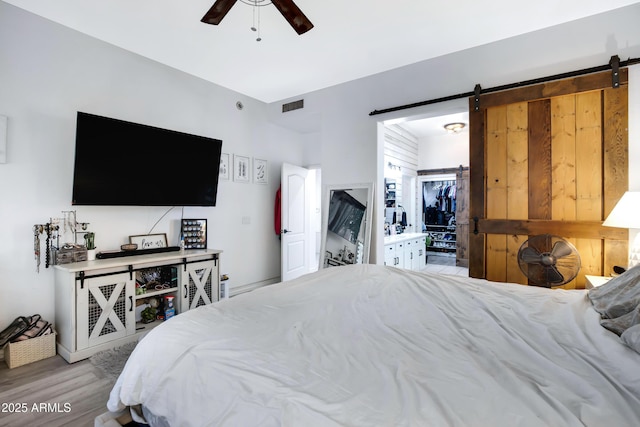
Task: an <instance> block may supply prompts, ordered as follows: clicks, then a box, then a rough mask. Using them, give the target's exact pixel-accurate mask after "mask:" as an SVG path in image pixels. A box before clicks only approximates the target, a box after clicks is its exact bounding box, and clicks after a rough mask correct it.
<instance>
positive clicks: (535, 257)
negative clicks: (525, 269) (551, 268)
mask: <svg viewBox="0 0 640 427" xmlns="http://www.w3.org/2000/svg"><path fill="white" fill-rule="evenodd" d="M540 258H541V257H540V254H539V253H538V251H536V250H535V249H533V248H531V247H526V248H524V249H523V250H522V253H521V254H520V259H522V261H524V262H526V263H527V264H531V263H534V262H540Z"/></svg>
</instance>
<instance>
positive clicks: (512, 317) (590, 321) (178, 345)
mask: <svg viewBox="0 0 640 427" xmlns="http://www.w3.org/2000/svg"><path fill="white" fill-rule="evenodd" d="M633 270H636V269H632V270H630V271H629V272H627V273H625V274H624V275H623V276H625V275H629V274H630V273H632V272H633ZM638 272H640V269H638V271H637V272H636V273H635V276H640V274H638ZM621 277H622V276H621ZM611 282H614V280H611V281H610V283H611ZM636 282H637V280H636ZM614 285H615V283H614ZM605 286H609V284H607V285H605ZM612 288H613V286H609V288H605V287H602V288H598V291H597V292H600V294H601V295H600V297H601V299H600V300H598V301H599V303H600V305H603V306H604V307H605V309H606V308H607V307H609V308H610V307H612V306H615V307H618V306H619V305H620V304H617V301H613V302H611V301H608V302H607V301H605V300H607V299H608V300H615V299H616V298H619V295H620V293H621V292H620V291H619V290H618V291H617V292H614V291H613V290H612ZM627 288H628V286H627ZM627 288H625V289H627ZM597 292H596V291H594V295H593V299H594V301H596V298H595V297H596V295H595V294H596V293H597ZM636 294H638V295H640V285H638V286H636ZM625 297H626V298H627V299H628V297H629V295H628V294H626V295H625ZM591 299H592V298H590V297H589V296H588V292H587V291H584V290H571V291H566V290H550V289H546V288H538V287H528V286H521V285H516V284H507V283H494V282H488V281H485V280H479V279H471V278H467V277H460V276H446V275H434V274H427V273H417V272H412V271H407V270H401V269H396V268H393V267H384V266H376V265H352V266H345V267H336V268H329V269H324V270H321V271H319V272H317V273H313V274H310V275H307V276H303V277H301V278H298V279H296V280H292V281H289V282H282V283H279V284H275V285H271V286H268V287H264V288H261V289H258V290H256V291H253V292H250V293H247V294H243V295H240V296H237V297H234V298H231V299H229V300H223V301H221V302H219V303H217V304H212V305H209V306H203V307H200V308H198V309H196V310H192V311H189V312H186V313H184V314H181V315H179V316H176V317H175V318H172V319H171V320H169V321H167V322H165V323H164V324H162V325H161V326H159V327H157V328H155V329H154V330H152V331H151V332H150V333H149V334H147V336H146V337H144V338H143V339H142V340H141V341H140V343H139V344H138V345H137V347H136V349H135V350H134V352H133V353H132V355H131V357H130V358H129V360H128V362H127V364H126V366H125V368H124V370H123V372H122V373H121V375H120V377H119V378H118V380H117V382H116V384H115V386H114V388H113V390H112V391H111V395H110V399H109V401H108V405H107V406H108V408H109V410H111V411H120V410H123V409H124V408H126V407H131V408H133V409H134V410H137V412H136V413H138V414H142V415H143V416H144V417H145V418H146V422H147V423H149V424H151V425H159V426H160V425H161V426H167V425H168V426H172V427H178V426H198V427H202V426H304V427H313V426H582V425H588V426H604V425H607V426H627V425H628V426H638V425H640V353H638V352H637V351H634V349H633V348H632V347H633V343H634V342H633V339H637V335H638V334H637V332H638V331H636V330H635V329H634V328H636V327H635V326H634V327H631V328H629V329H630V331H631V332H632V333H631V334H629V335H631V336H630V337H629V336H627V337H626V338H625V342H623V341H622V340H621V337H620V336H618V334H617V333H614V332H612V331H611V330H610V329H607V328H605V327H603V325H601V322H602V321H603V319H602V318H603V316H605V315H604V314H602V313H600V312H598V311H596V310H595V309H594V303H592V301H591ZM638 302H639V303H640V301H638ZM627 303H628V301H627ZM616 304H617V305H616ZM599 309H602V307H600V308H599ZM635 310H636V311H637V310H638V308H635ZM637 317H640V316H637ZM638 320H640V319H638ZM638 341H639V342H640V340H638ZM638 351H640V349H639V350H638Z"/></svg>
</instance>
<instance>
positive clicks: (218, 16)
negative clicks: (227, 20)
mask: <svg viewBox="0 0 640 427" xmlns="http://www.w3.org/2000/svg"><path fill="white" fill-rule="evenodd" d="M236 1H237V0H216V2H215V3H214V4H213V6H211V9H209V11H208V12H207V13H206V14H205V15H204V16H203V17H202V19H201V20H200V22H204V23H205V24H212V25H218V24H219V23H220V21H222V18H224V17H225V15H226V14H227V12H229V10H230V9H231V7H233V5H234V4H236Z"/></svg>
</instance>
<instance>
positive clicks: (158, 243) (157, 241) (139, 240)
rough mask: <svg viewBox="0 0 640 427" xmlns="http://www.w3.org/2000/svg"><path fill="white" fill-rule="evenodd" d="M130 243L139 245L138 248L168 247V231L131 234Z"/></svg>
mask: <svg viewBox="0 0 640 427" xmlns="http://www.w3.org/2000/svg"><path fill="white" fill-rule="evenodd" d="M129 243H135V244H137V245H138V249H154V248H166V247H167V233H158V234H139V235H136V236H129Z"/></svg>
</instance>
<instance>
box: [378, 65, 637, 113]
mask: <svg viewBox="0 0 640 427" xmlns="http://www.w3.org/2000/svg"><path fill="white" fill-rule="evenodd" d="M635 64H640V58H629V59H627V60H626V61H620V58H619V57H618V55H614V56H612V57H611V59H610V60H609V63H608V64H605V65H599V66H596V67H591V68H584V69H582V70H575V71H569V72H566V73H560V74H554V75H551V76H547V77H539V78H536V79H531V80H524V81H521V82H517V83H510V84H506V85H502V86H496V87H492V88H488V89H482V87H481V86H480V84H476V86H475V87H474V90H473V91H470V92H465V93H459V94H457V95H449V96H444V97H441V98H435V99H429V100H427V101H421V102H415V103H413V104H406V105H400V106H398V107H391V108H385V109H383V110H373V111H372V112H370V113H369V115H370V116H377V115H380V114H386V113H391V112H394V111H401V110H408V109H411V108H416V107H422V106H425V105H431V104H438V103H441V102H447V101H453V100H456V99H461V98H470V97H472V96H473V97H475V98H474V108H475V110H476V111H478V110H479V109H480V95H484V94H488V93H493V92H500V91H503V90H509V89H516V88H519V87H524V86H530V85H534V84H540V83H546V82H550V81H553V80H561V79H567V78H571V77H578V76H583V75H585V74H592V73H599V72H602V71H607V70H611V87H613V88H617V87H620V72H619V71H620V68H623V67H628V66H631V65H635Z"/></svg>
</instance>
